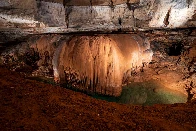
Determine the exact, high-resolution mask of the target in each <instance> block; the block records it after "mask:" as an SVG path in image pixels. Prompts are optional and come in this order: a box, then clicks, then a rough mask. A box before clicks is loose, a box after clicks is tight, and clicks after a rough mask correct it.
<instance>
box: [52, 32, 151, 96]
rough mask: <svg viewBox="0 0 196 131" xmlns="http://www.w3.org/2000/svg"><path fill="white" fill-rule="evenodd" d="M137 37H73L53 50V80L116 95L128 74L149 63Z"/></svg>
mask: <svg viewBox="0 0 196 131" xmlns="http://www.w3.org/2000/svg"><path fill="white" fill-rule="evenodd" d="M149 48H150V46H149V43H148V42H147V41H144V40H143V39H142V38H141V37H139V36H138V35H122V34H121V35H97V36H75V37H72V38H71V39H70V40H69V41H67V42H62V44H61V45H60V46H59V47H58V48H57V49H56V51H55V53H54V56H53V61H52V63H53V70H54V79H55V80H56V81H60V83H65V84H68V85H71V86H73V87H75V88H79V89H81V90H84V91H88V92H96V93H101V94H104V95H112V96H119V95H120V94H121V91H122V84H123V81H124V79H126V77H127V75H128V74H127V73H130V71H131V70H134V69H136V68H138V67H142V66H143V65H144V63H148V62H150V61H151V58H152V52H151V50H150V49H149Z"/></svg>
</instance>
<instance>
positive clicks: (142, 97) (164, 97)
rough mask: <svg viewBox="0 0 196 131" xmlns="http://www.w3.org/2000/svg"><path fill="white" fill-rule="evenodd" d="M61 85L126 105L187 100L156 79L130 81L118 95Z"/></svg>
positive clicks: (49, 82) (41, 80) (47, 80)
mask: <svg viewBox="0 0 196 131" xmlns="http://www.w3.org/2000/svg"><path fill="white" fill-rule="evenodd" d="M31 79H33V80H37V81H40V82H44V83H48V84H53V85H55V83H54V81H53V80H51V79H47V78H45V79H43V78H40V77H39V78H38V77H35V78H31ZM62 86H63V87H65V88H68V89H71V90H73V91H77V92H83V93H85V94H87V95H89V96H91V97H93V98H96V99H101V100H105V101H109V102H117V103H122V104H128V105H154V104H174V103H185V102H186V101H187V96H186V95H183V94H180V93H178V92H176V91H173V90H170V89H167V88H165V87H164V86H163V85H161V84H157V82H156V81H148V82H134V83H130V84H129V85H127V86H124V87H123V90H122V93H121V95H120V96H119V97H113V96H105V95H100V94H88V93H87V92H84V91H80V90H78V89H74V88H71V87H70V86H66V85H62Z"/></svg>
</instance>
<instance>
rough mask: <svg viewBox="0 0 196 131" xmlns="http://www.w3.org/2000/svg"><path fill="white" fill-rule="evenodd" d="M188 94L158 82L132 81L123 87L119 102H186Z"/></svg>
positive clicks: (150, 103) (142, 103)
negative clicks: (165, 86)
mask: <svg viewBox="0 0 196 131" xmlns="http://www.w3.org/2000/svg"><path fill="white" fill-rule="evenodd" d="M186 101H187V96H186V95H183V94H181V93H178V92H176V91H173V90H170V89H167V88H164V86H163V85H160V84H156V82H152V81H150V82H142V83H131V84H129V85H128V86H126V87H123V91H122V93H121V96H120V97H119V101H118V102H119V103H124V104H139V105H154V104H174V103H185V102H186Z"/></svg>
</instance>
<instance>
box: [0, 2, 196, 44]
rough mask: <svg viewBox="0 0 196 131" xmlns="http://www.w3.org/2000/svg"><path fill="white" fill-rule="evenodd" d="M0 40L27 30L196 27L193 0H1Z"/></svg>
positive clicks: (33, 32) (77, 30) (195, 3)
mask: <svg viewBox="0 0 196 131" xmlns="http://www.w3.org/2000/svg"><path fill="white" fill-rule="evenodd" d="M0 12H1V13H0V32H1V33H0V38H1V42H3V41H5V40H6V39H10V38H9V37H10V34H12V37H13V39H14V38H17V37H18V35H19V36H21V35H22V36H23V35H27V34H41V33H70V32H84V31H99V32H113V31H123V32H132V31H137V30H139V31H144V30H152V29H176V28H194V27H196V1H194V0H189V1H185V0H176V1H173V0H166V1H165V0H64V1H63V0H25V1H23V0H9V1H8V0H1V1H0Z"/></svg>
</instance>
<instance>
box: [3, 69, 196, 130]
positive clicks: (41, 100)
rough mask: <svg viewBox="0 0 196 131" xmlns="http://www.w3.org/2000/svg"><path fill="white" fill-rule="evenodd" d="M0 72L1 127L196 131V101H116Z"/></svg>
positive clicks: (19, 128)
mask: <svg viewBox="0 0 196 131" xmlns="http://www.w3.org/2000/svg"><path fill="white" fill-rule="evenodd" d="M0 72H1V73H0V130H4V131H5V130H151V131H152V130H183V131H185V130H189V131H194V130H196V101H192V102H190V103H186V104H171V105H153V106H136V105H124V104H117V103H113V102H107V101H103V100H98V99H94V98H92V97H90V96H87V95H85V94H82V93H79V92H74V91H71V90H68V89H65V88H61V87H58V86H53V85H49V84H45V83H42V82H38V81H34V80H29V79H25V77H24V76H23V75H21V74H19V73H17V72H11V71H9V70H7V69H5V68H4V67H0Z"/></svg>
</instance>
